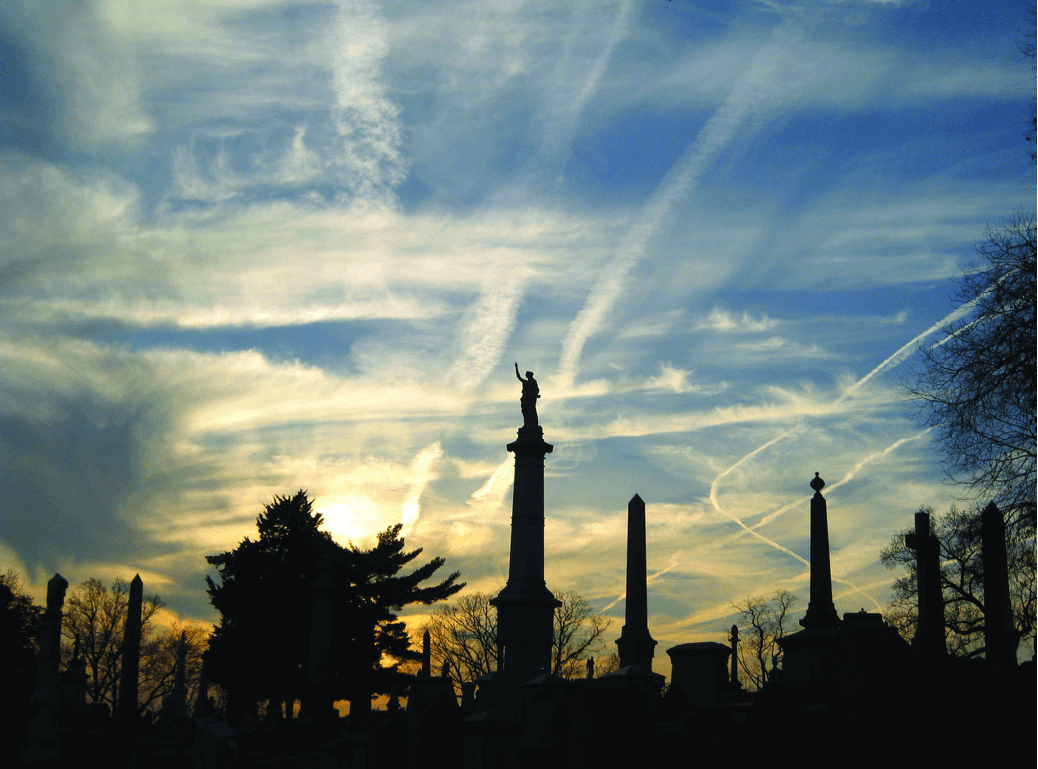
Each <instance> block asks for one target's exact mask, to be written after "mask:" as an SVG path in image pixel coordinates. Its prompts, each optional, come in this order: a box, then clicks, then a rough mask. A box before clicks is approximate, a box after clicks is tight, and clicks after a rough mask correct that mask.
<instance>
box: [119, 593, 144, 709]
mask: <svg viewBox="0 0 1038 769" xmlns="http://www.w3.org/2000/svg"><path fill="white" fill-rule="evenodd" d="M143 605H144V582H142V581H141V575H140V574H137V575H135V576H134V578H133V581H132V582H131V583H130V598H129V600H128V601H127V602H126V625H125V626H124V628H123V669H122V673H121V674H120V675H121V677H120V681H119V709H120V710H121V711H122V713H123V715H125V716H128V717H135V716H136V715H137V683H138V678H140V672H141V610H142V608H143Z"/></svg>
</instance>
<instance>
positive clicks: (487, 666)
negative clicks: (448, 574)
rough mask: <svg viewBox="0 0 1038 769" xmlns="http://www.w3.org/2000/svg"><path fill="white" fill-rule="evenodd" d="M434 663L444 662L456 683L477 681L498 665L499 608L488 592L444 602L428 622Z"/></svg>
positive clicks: (436, 664)
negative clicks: (497, 608) (495, 607)
mask: <svg viewBox="0 0 1038 769" xmlns="http://www.w3.org/2000/svg"><path fill="white" fill-rule="evenodd" d="M426 629H427V630H428V631H429V644H430V653H431V655H432V659H433V667H434V668H435V669H436V670H440V669H441V668H442V666H443V664H444V663H446V664H447V671H448V674H449V675H450V677H451V678H452V679H453V680H454V682H455V683H456V684H459V685H460V684H461V683H462V682H465V681H475V680H477V679H479V678H482V677H483V676H485V675H487V674H488V673H490V672H492V671H493V670H495V669H496V667H497V612H496V610H495V609H494V607H493V606H491V605H490V596H488V595H486V594H485V593H472V594H470V595H463V596H462V597H461V598H459V599H458V600H457V601H456V602H455V603H453V604H447V605H445V606H440V607H438V608H437V610H436V614H435V616H434V617H433V618H432V620H431V621H430V622H429V623H428V624H427V625H426Z"/></svg>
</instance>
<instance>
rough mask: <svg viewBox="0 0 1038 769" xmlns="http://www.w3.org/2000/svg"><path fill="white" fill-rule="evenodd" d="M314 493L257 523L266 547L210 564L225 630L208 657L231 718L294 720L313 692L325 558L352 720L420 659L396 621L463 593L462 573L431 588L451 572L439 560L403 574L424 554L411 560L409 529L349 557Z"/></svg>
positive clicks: (339, 692) (339, 682)
mask: <svg viewBox="0 0 1038 769" xmlns="http://www.w3.org/2000/svg"><path fill="white" fill-rule="evenodd" d="M322 521H323V519H322V516H321V514H320V513H315V512H314V510H313V503H312V502H311V501H310V499H309V498H308V497H307V494H306V492H305V491H299V492H297V493H296V494H295V495H294V496H292V497H287V496H286V497H279V496H275V497H274V501H273V502H271V503H270V504H268V505H265V506H264V511H263V513H261V514H260V515H259V517H258V518H257V520H256V526H257V529H258V531H259V539H258V540H250V539H248V538H246V539H245V540H244V541H243V542H241V544H239V545H238V547H236V548H235V549H234V550H233V551H230V552H226V553H223V554H221V555H215V556H208V557H207V559H206V560H207V561H208V562H209V563H210V564H212V565H214V566H215V567H216V569H217V573H218V575H219V582H218V583H217V582H216V581H214V580H213V579H211V578H209V577H207V578H206V581H207V583H208V586H209V597H210V600H211V601H212V603H213V606H215V607H216V609H217V610H218V611H219V612H220V624H219V625H218V626H217V628H216V630H215V631H214V632H213V635H212V637H211V639H210V643H209V650H208V651H207V652H206V657H205V659H206V670H207V673H208V675H209V676H210V678H212V680H214V681H216V682H217V683H219V684H221V685H222V686H223V687H224V688H225V689H227V691H228V695H229V707H230V708H231V710H232V715H234V716H240V715H243V714H246V713H250V712H254V711H255V707H256V703H257V702H258V701H259V700H263V699H267V700H270V701H272V703H274V704H273V708H274V709H275V710H277V709H279V708H280V707H283V708H284V709H285V711H286V712H287V713H289V714H290V713H291V712H292V706H293V703H294V702H295V701H296V700H297V699H300V698H301V696H302V694H303V692H304V690H305V688H306V673H307V658H308V654H309V644H310V624H311V616H312V607H313V591H312V587H313V584H314V582H315V581H316V579H317V576H318V573H319V569H318V558H319V557H320V556H321V555H322V554H327V555H329V556H330V557H331V559H332V578H333V579H334V581H335V584H336V593H335V599H334V621H333V635H334V639H335V640H334V644H335V649H336V652H337V655H336V660H335V664H336V666H337V667H336V670H335V678H334V681H333V682H332V690H333V691H334V692H335V697H336V699H349V700H350V701H351V712H357V710H358V707H359V708H360V710H364V709H366V708H367V707H368V706H369V704H370V697H371V694H372V693H374V692H378V691H387V690H388V688H389V682H390V679H391V675H392V673H394V672H395V670H396V668H397V666H398V665H399V663H400V661H402V660H406V659H413V658H416V657H417V654H416V653H415V652H414V651H412V650H411V649H410V648H409V645H408V637H407V633H406V631H405V629H404V623H403V622H399V621H398V620H397V616H396V614H395V612H396V611H399V610H400V609H401V608H402V607H404V606H407V605H409V604H414V603H424V604H431V603H434V602H436V601H441V600H444V599H446V598H449V597H450V596H451V595H453V594H454V593H456V592H457V591H458V590H460V589H461V588H462V587H463V586H464V585H463V584H457V579H458V577H459V574H458V573H457V572H455V573H454V574H451V575H450V576H448V577H447V578H446V579H445V580H443V581H442V582H439V583H436V584H433V585H430V586H422V583H424V582H425V581H427V580H428V579H430V578H431V577H432V575H433V574H434V573H435V572H436V571H437V570H438V569H439V568H440V567H441V566H442V565H443V563H444V560H443V559H442V558H434V559H432V560H431V561H429V562H428V563H426V564H424V565H422V566H419V567H418V568H416V569H415V570H414V571H412V572H410V573H407V574H400V572H401V571H402V570H403V569H404V568H405V567H408V566H409V564H411V562H412V561H414V560H415V559H416V558H417V557H418V556H419V555H421V553H422V550H421V549H420V548H419V549H417V550H410V551H409V550H405V547H404V539H403V538H402V537H401V536H400V532H401V530H402V526H401V525H400V524H397V525H395V526H390V527H389V528H388V529H386V530H385V531H384V532H382V533H381V534H379V535H378V541H377V543H376V544H375V546H374V547H373V548H371V549H370V550H362V549H360V548H357V547H355V546H354V545H353V544H352V543H351V544H350V545H349V546H347V547H343V546H341V545H339V544H337V543H336V542H335V541H334V540H332V538H331V536H330V535H329V534H328V533H327V532H325V531H322V530H321V528H320V527H321V523H322Z"/></svg>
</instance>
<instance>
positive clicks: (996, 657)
mask: <svg viewBox="0 0 1038 769" xmlns="http://www.w3.org/2000/svg"><path fill="white" fill-rule="evenodd" d="M980 536H981V551H980V552H981V560H982V562H983V566H984V654H985V656H986V657H987V661H988V664H989V665H990V666H991V667H992V668H995V669H1006V668H1011V667H1014V666H1015V665H1016V643H1015V633H1014V628H1013V611H1012V608H1011V605H1010V602H1009V570H1008V569H1007V567H1006V524H1005V520H1004V519H1003V518H1002V511H1001V510H999V509H998V507H997V506H996V505H995V503H994V502H992V503H991V504H989V505H988V506H987V507H986V508H985V509H984V512H983V513H981V515H980Z"/></svg>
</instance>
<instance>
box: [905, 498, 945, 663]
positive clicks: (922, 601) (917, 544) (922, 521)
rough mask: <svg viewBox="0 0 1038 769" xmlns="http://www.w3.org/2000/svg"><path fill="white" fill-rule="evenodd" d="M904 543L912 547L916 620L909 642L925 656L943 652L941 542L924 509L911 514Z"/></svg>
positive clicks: (938, 654) (936, 655) (937, 656)
mask: <svg viewBox="0 0 1038 769" xmlns="http://www.w3.org/2000/svg"><path fill="white" fill-rule="evenodd" d="M905 546H906V547H908V548H911V549H912V550H915V558H916V568H915V574H916V585H917V587H918V596H917V597H918V607H919V613H918V621H917V622H916V630H915V636H913V637H912V645H913V646H914V647H915V648H916V649H918V650H919V651H921V652H922V653H923V654H925V655H927V656H931V657H934V658H940V657H943V656H944V655H945V653H946V652H947V646H946V644H945V641H944V596H943V591H942V590H941V542H940V540H939V539H937V537H935V536H933V534H932V533H931V531H930V516H929V514H928V513H916V514H915V532H914V533H910V534H906V535H905Z"/></svg>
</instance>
